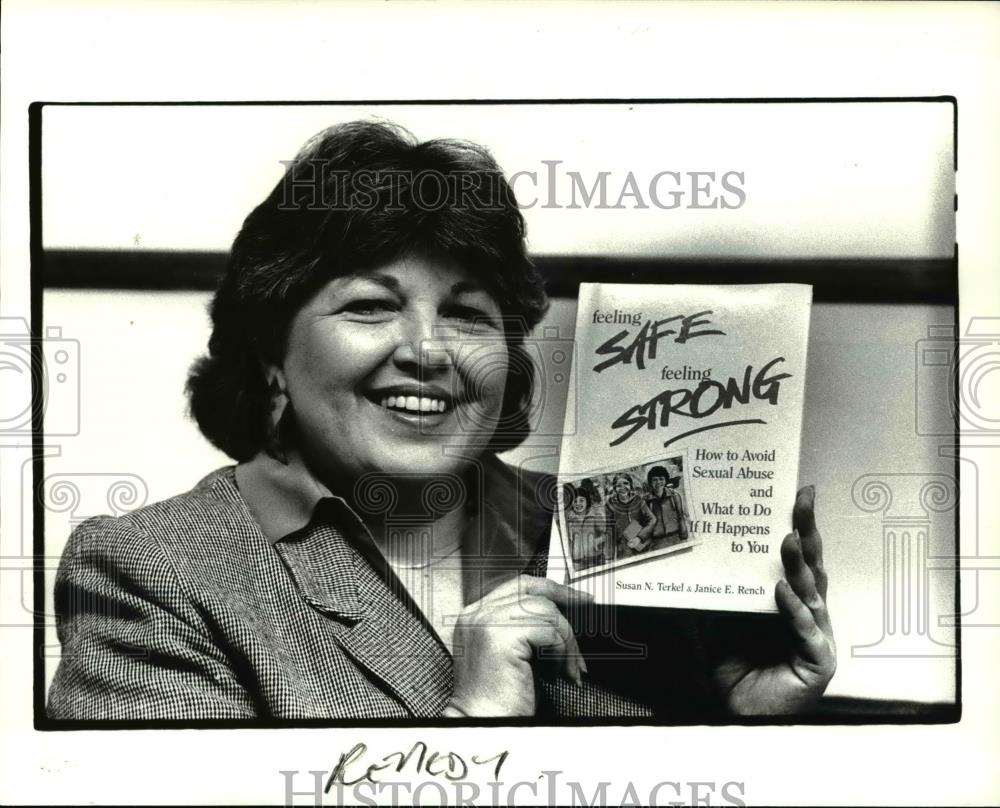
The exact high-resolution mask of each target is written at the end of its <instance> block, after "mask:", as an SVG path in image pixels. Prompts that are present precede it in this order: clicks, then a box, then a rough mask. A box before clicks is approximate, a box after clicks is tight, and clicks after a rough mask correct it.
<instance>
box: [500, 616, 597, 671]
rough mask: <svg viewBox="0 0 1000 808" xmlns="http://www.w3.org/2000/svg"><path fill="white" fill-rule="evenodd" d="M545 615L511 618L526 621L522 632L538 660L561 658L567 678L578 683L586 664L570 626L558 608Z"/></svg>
mask: <svg viewBox="0 0 1000 808" xmlns="http://www.w3.org/2000/svg"><path fill="white" fill-rule="evenodd" d="M547 617H548V618H549V619H546V620H538V619H532V618H523V617H522V618H514V619H515V620H523V621H525V622H527V623H528V625H527V626H526V630H525V632H524V636H525V638H526V639H527V641H528V643H529V644H530V645H531V647H532V648H533V649H534V651H535V653H536V655H537V656H538V657H539V658H540V659H542V660H546V661H548V660H553V661H558V660H561V661H562V666H561V667H562V669H563V673H564V675H565V676H566V678H567V679H569V680H570V681H571V682H573V683H574V684H576V685H577V686H580V685H582V684H583V681H582V679H581V678H580V677H581V674H583V673H586V672H587V665H586V663H585V662H584V661H583V656H582V655H581V654H580V646H579V645H578V644H577V642H576V636H575V635H574V634H573V628H572V626H570V624H569V621H568V620H567V619H566V618H565V617H563V616H562V614H560V613H559V612H558V610H556V611H554V612H553V613H551V614H549V615H547Z"/></svg>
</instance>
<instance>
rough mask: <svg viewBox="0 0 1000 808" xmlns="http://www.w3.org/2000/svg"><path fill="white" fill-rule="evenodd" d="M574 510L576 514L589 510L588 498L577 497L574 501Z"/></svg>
mask: <svg viewBox="0 0 1000 808" xmlns="http://www.w3.org/2000/svg"><path fill="white" fill-rule="evenodd" d="M573 510H574V511H575V512H576V513H583V512H584V511H585V510H587V498H586V497H576V498H575V499H574V500H573Z"/></svg>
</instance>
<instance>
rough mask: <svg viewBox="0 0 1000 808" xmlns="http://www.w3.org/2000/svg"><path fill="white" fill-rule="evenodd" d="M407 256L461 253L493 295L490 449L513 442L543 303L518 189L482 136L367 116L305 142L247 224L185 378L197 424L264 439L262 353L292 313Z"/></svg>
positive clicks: (245, 447)
mask: <svg viewBox="0 0 1000 808" xmlns="http://www.w3.org/2000/svg"><path fill="white" fill-rule="evenodd" d="M409 254H416V255H420V256H421V257H425V258H447V259H451V260H454V261H457V262H458V263H459V264H460V265H461V266H463V267H464V268H465V269H466V270H467V271H469V272H471V273H473V274H475V275H476V277H477V280H479V282H480V283H482V284H483V286H484V288H486V289H487V290H488V291H489V292H490V293H491V294H492V295H493V297H494V298H495V299H496V301H497V302H498V304H499V305H500V308H501V311H502V312H503V314H504V321H505V332H506V339H507V343H508V350H509V353H510V368H511V372H509V373H508V379H507V387H506V390H505V393H504V401H503V405H502V409H501V428H500V429H498V430H497V433H496V434H495V435H494V438H493V441H492V442H491V444H490V445H489V447H488V448H489V449H490V450H492V451H498V450H501V449H506V448H512V447H514V446H517V445H518V444H520V443H521V442H522V441H523V440H524V438H525V437H526V436H527V434H528V432H529V424H528V419H527V410H528V406H529V404H530V401H531V397H532V393H533V374H532V373H531V372H530V368H531V367H532V363H531V360H530V359H529V357H528V353H527V351H526V350H525V347H524V339H525V337H526V335H527V334H528V332H529V331H530V330H531V329H532V328H534V327H535V326H536V325H537V324H538V322H539V320H541V318H542V316H543V315H544V314H545V311H546V309H547V307H548V300H547V298H546V295H545V291H544V287H543V284H542V279H541V277H540V276H539V274H538V272H537V271H536V270H535V268H534V266H533V264H532V263H531V260H530V259H529V258H528V255H527V249H526V245H525V224H524V218H523V217H522V216H521V212H520V210H519V209H518V206H517V200H516V199H515V197H514V193H513V191H512V189H511V188H510V185H509V184H508V183H507V181H506V179H505V178H504V176H503V173H502V171H501V169H500V167H499V166H498V165H497V163H496V161H495V160H494V159H493V157H492V156H491V155H490V153H489V152H488V151H487V150H486V149H484V148H482V147H481V146H477V145H475V144H472V143H467V142H464V141H459V140H429V141H426V142H424V143H421V142H419V141H417V140H416V138H414V137H413V135H411V134H410V133H409V132H407V131H406V130H405V129H403V128H401V127H398V126H395V125H392V124H389V123H372V122H352V123H346V124H340V125H337V126H332V127H330V128H328V129H326V130H324V131H322V132H320V133H319V134H318V135H316V136H314V137H313V138H311V139H310V140H309V141H308V142H307V143H306V144H305V146H304V147H303V149H302V151H301V152H300V153H299V155H298V157H296V159H295V160H294V161H292V162H291V163H289V164H288V165H287V170H286V171H285V175H284V177H282V179H281V181H280V182H279V183H278V184H277V185H276V186H275V188H274V190H273V191H271V193H270V194H269V195H268V197H267V198H266V199H265V200H264V201H263V202H262V203H261V204H260V205H258V206H257V207H256V208H255V209H254V210H253V212H252V213H251V214H250V215H249V216H247V218H246V221H245V222H244V223H243V227H242V228H241V230H240V232H239V234H238V235H237V236H236V240H235V241H234V242H233V247H232V251H231V254H230V257H229V263H228V266H227V269H226V274H225V277H224V278H223V279H222V282H221V284H220V285H219V288H218V290H217V291H216V293H215V298H214V299H213V301H212V306H211V315H212V336H211V338H210V340H209V343H208V355H207V356H205V357H202V358H201V359H199V360H198V361H197V362H196V363H195V364H194V366H193V367H192V369H191V373H190V375H189V377H188V383H187V393H188V398H189V402H190V408H191V413H192V415H193V416H194V418H195V420H196V421H197V422H198V426H199V427H200V429H201V431H202V433H204V435H205V436H206V437H207V438H208V439H209V440H210V441H211V442H212V443H213V444H214V445H215V446H217V447H218V448H219V449H221V450H222V451H224V452H225V453H226V454H228V455H229V456H230V457H232V458H234V459H236V460H238V461H242V460H248V459H249V458H251V457H253V456H254V455H255V454H257V453H258V452H259V451H260V450H261V449H262V448H266V447H267V446H268V441H269V430H270V399H271V392H270V391H269V389H268V386H267V383H266V381H265V378H264V374H263V367H262V363H264V362H277V361H280V359H281V357H282V356H283V355H284V351H285V343H286V339H287V334H288V328H289V325H290V323H291V321H292V319H293V317H294V316H295V313H296V312H297V311H298V310H299V308H301V306H302V305H303V304H305V303H306V302H307V301H308V300H309V299H310V298H311V297H312V296H313V295H314V294H315V293H316V292H317V291H318V290H319V289H320V288H322V287H323V286H324V285H325V284H326V283H328V282H329V281H330V280H331V279H333V278H336V277H340V276H343V275H348V274H351V273H354V272H362V271H366V270H370V269H375V268H377V267H380V266H384V265H386V264H389V263H392V262H394V261H396V260H399V259H401V258H403V257H405V256H406V255H409Z"/></svg>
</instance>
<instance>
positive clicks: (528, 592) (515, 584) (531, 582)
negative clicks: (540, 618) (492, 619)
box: [483, 575, 594, 606]
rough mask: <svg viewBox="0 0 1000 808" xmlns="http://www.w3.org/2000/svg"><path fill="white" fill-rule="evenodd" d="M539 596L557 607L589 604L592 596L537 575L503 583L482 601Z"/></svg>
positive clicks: (519, 576) (592, 598)
mask: <svg viewBox="0 0 1000 808" xmlns="http://www.w3.org/2000/svg"><path fill="white" fill-rule="evenodd" d="M532 595H539V596H541V597H545V598H548V599H549V600H551V601H552V602H553V603H555V604H557V605H559V606H571V605H572V606H575V605H581V604H586V603H591V602H592V601H593V600H594V596H593V595H591V594H590V593H589V592H581V591H580V590H578V589H573V588H572V587H569V586H565V585H563V584H560V583H556V582H555V581H550V580H549V579H548V578H540V577H538V576H537V575H518V576H517V577H515V578H511V579H510V580H509V581H505V582H504V583H502V584H500V585H499V586H498V587H496V588H495V589H494V590H493V591H492V592H490V593H489V594H488V595H486V597H485V598H483V600H484V601H500V600H503V599H505V598H510V597H514V598H524V597H528V596H532Z"/></svg>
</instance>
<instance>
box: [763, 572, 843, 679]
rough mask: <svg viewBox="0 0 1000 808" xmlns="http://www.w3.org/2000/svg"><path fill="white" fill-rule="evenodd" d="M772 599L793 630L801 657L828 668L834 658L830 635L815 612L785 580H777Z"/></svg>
mask: <svg viewBox="0 0 1000 808" xmlns="http://www.w3.org/2000/svg"><path fill="white" fill-rule="evenodd" d="M774 601H775V603H776V604H777V606H778V611H779V612H781V614H783V615H784V616H785V618H786V619H787V620H788V622H789V625H791V627H792V629H793V630H794V631H795V634H796V636H797V637H798V639H799V644H800V648H801V653H802V657H803V658H804V659H806V660H807V661H808V662H811V663H812V664H814V665H816V666H818V667H819V668H821V669H824V670H826V669H830V668H831V667H832V666H833V665H834V664H835V663H836V659H835V656H834V651H833V647H832V644H831V642H830V637H829V636H828V635H827V633H826V631H824V630H823V629H822V627H821V626H820V625H819V621H818V620H817V616H816V612H815V611H814V610H813V609H811V608H809V607H808V606H807V605H806V604H805V603H804V602H803V601H802V598H801V597H800V596H799V595H798V594H796V592H795V591H794V590H793V589H792V587H791V586H790V585H789V583H788V582H787V581H778V584H777V586H776V587H775V590H774Z"/></svg>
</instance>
